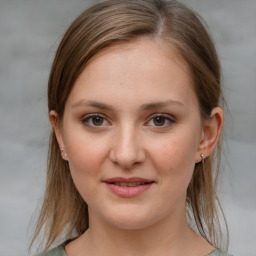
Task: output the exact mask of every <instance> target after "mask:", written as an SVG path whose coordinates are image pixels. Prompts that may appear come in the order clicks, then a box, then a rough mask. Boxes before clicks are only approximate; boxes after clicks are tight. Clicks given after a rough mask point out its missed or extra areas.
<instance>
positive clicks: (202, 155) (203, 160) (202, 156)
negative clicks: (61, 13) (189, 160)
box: [200, 154, 205, 163]
mask: <svg viewBox="0 0 256 256" xmlns="http://www.w3.org/2000/svg"><path fill="white" fill-rule="evenodd" d="M200 156H201V158H202V163H204V162H205V157H204V154H201V155H200Z"/></svg>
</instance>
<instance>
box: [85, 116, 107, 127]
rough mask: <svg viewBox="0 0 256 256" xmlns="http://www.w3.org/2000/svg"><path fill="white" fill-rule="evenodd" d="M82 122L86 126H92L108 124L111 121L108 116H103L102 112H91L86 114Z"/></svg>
mask: <svg viewBox="0 0 256 256" xmlns="http://www.w3.org/2000/svg"><path fill="white" fill-rule="evenodd" d="M82 122H83V123H84V124H85V125H86V126H90V127H100V126H106V125H107V124H108V123H109V122H108V121H107V120H106V118H105V117H103V116H101V115H100V114H90V115H87V116H85V117H84V118H83V119H82Z"/></svg>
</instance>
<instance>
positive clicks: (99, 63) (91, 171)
mask: <svg viewBox="0 0 256 256" xmlns="http://www.w3.org/2000/svg"><path fill="white" fill-rule="evenodd" d="M192 84H193V81H192V79H191V75H190V72H189V68H188V66H187V64H186V63H185V62H184V61H183V59H182V58H181V57H180V56H179V55H178V53H177V52H176V51H175V50H174V49H170V47H169V48H168V50H167V48H166V47H165V45H164V43H162V42H160V41H156V40H147V39H141V40H137V41H134V42H131V43H124V44H119V45H116V46H113V47H111V48H110V49H108V50H104V51H103V52H102V53H101V54H99V55H98V56H96V57H95V58H94V59H93V60H92V61H91V62H90V63H89V64H88V66H87V67H86V68H85V69H84V70H83V72H82V73H81V75H80V76H79V77H78V79H77V80H76V82H75V84H74V87H73V89H72V91H71V93H70V95H69V97H68V100H67V102H66V105H65V111H64V116H63V119H62V120H60V119H59V117H58V114H57V113H56V112H55V111H51V112H50V121H51V123H52V125H53V128H54V129H55V134H56V137H57V140H58V143H59V146H60V148H65V152H63V153H62V157H63V158H64V159H65V160H66V161H68V162H69V166H70V171H71V175H72V178H73V180H74V183H75V185H76V187H77V189H78V191H79V193H80V194H81V196H82V197H83V199H84V200H85V201H86V203H87V204H88V210H89V221H90V225H89V226H90V228H89V230H88V231H87V232H85V234H83V235H81V236H80V237H79V238H77V239H76V240H74V241H72V242H71V243H69V244H68V245H67V246H66V248H65V250H66V252H67V254H68V256H73V255H76V256H85V255H90V256H91V255H104V256H105V255H112V256H113V255H114V256H115V255H124V256H128V255H129V256H130V255H133V256H136V255H147V256H159V255H170V256H174V255H183V256H186V255H190V256H203V255H206V254H208V253H209V252H210V251H212V250H213V249H214V248H213V247H212V246H211V245H209V244H208V243H207V242H206V241H205V240H204V239H202V238H201V237H200V236H198V235H196V233H194V232H193V231H192V230H191V228H190V227H189V226H188V224H187V222H186V207H185V201H186V190H187V187H188V184H189V182H190V179H191V176H192V174H193V169H194V165H195V163H197V162H200V161H201V160H202V159H201V156H200V155H201V154H202V153H203V154H204V156H205V157H208V156H209V155H210V154H211V153H212V151H213V150H214V148H215V146H216V143H217V140H218V137H219V135H220V131H221V128H222V124H223V112H222V110H221V109H220V108H219V107H216V108H214V109H213V110H212V113H211V116H210V118H209V120H207V121H206V120H202V118H201V116H200V111H199V103H198V99H197V96H196V94H195V92H194V90H193V85H192ZM92 114H93V115H94V116H91V115H92ZM95 115H96V117H95ZM65 153H66V154H65ZM120 177H121V178H123V179H125V180H124V181H123V180H122V184H121V183H120V180H118V179H119V178H120ZM129 178H133V180H127V179H129ZM110 179H111V180H110ZM142 179H145V180H146V181H147V182H146V184H145V183H141V180H142ZM134 182H135V183H134ZM111 183H114V184H111Z"/></svg>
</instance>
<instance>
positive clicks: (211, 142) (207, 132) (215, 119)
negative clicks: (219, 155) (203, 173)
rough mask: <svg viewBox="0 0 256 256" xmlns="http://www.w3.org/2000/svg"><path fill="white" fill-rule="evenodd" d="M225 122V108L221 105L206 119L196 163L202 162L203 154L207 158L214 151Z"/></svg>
mask: <svg viewBox="0 0 256 256" xmlns="http://www.w3.org/2000/svg"><path fill="white" fill-rule="evenodd" d="M223 122H224V114H223V110H222V109H221V108H220V107H215V108H213V109H212V112H211V115H210V118H209V119H207V120H205V121H204V123H203V127H202V135H201V138H200V142H199V145H198V150H197V156H196V163H198V162H201V161H202V160H203V159H202V154H203V156H204V158H207V157H209V156H210V155H211V153H212V152H213V151H214V149H215V147H216V145H217V142H218V140H219V137H220V134H221V131H222V128H223Z"/></svg>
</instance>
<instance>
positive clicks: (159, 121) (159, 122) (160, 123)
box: [154, 116, 165, 126]
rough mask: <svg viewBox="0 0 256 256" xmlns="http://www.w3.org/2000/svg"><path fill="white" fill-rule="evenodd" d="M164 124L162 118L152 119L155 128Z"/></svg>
mask: <svg viewBox="0 0 256 256" xmlns="http://www.w3.org/2000/svg"><path fill="white" fill-rule="evenodd" d="M164 123H165V118H164V117H161V116H158V117H156V118H154V124H155V125H156V126H161V125H164Z"/></svg>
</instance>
